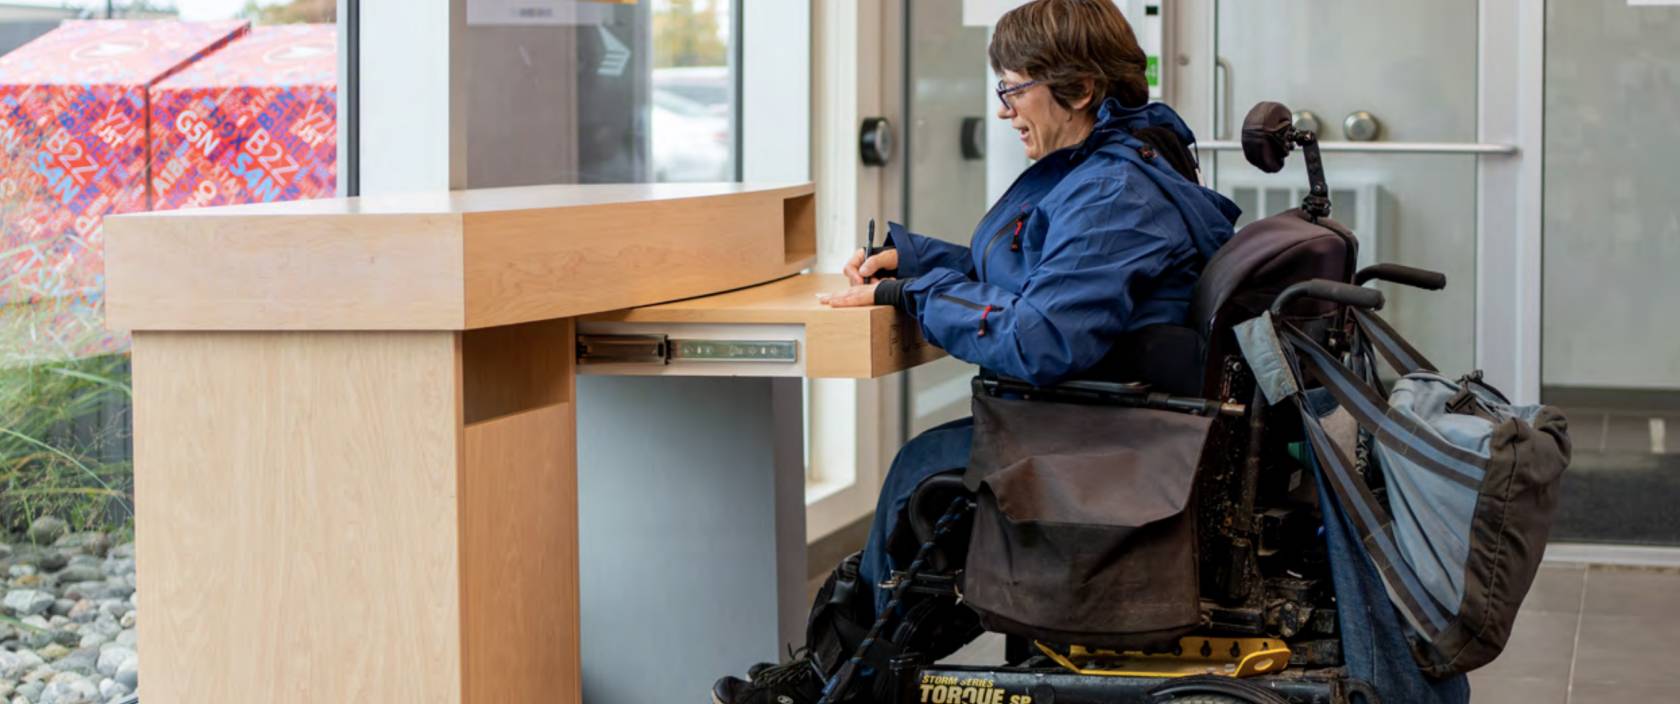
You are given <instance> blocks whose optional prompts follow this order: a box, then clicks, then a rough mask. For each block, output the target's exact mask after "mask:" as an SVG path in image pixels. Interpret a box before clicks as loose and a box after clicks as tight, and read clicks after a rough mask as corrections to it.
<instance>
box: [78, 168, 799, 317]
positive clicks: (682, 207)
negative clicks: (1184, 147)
mask: <svg viewBox="0 0 1680 704" xmlns="http://www.w3.org/2000/svg"><path fill="white" fill-rule="evenodd" d="M103 234H104V237H105V240H106V245H105V247H106V282H107V293H106V305H107V308H106V311H107V314H106V318H107V326H108V327H110V328H112V329H117V330H470V329H477V328H486V327H495V326H500V325H511V324H517V323H525V322H532V321H538V320H549V319H555V318H567V317H573V316H578V315H585V314H589V313H596V312H601V311H608V310H614V309H620V308H629V307H634V306H641V305H647V304H651V303H658V302H661V301H672V300H678V299H683V298H689V297H693V296H703V295H707V294H710V293H714V292H717V291H727V290H731V289H736V288H740V287H742V286H750V285H753V284H758V283H762V282H765V281H770V280H774V279H776V278H779V277H784V276H788V275H790V274H793V273H796V272H798V271H800V270H802V269H804V268H805V267H807V266H809V265H810V263H811V262H812V260H813V259H814V258H815V254H816V204H815V196H814V194H813V189H812V187H811V185H810V184H793V185H789V184H770V185H764V184H740V183H717V184H602V185H561V186H532V187H525V188H500V189H484V190H473V191H455V192H448V193H430V194H425V193H422V194H402V195H389V196H376V197H364V198H337V199H323V200H315V201H293V202H288V203H273V204H265V205H242V206H230V207H221V208H205V209H199V210H183V211H170V212H155V213H139V214H132V215H121V216H113V217H110V218H107V219H106V220H105V225H104V230H103Z"/></svg>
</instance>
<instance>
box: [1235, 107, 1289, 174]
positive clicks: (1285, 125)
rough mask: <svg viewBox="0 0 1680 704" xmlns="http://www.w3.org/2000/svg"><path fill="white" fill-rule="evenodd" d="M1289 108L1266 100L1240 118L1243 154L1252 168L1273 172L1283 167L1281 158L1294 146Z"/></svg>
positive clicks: (1286, 155) (1287, 154)
mask: <svg viewBox="0 0 1680 704" xmlns="http://www.w3.org/2000/svg"><path fill="white" fill-rule="evenodd" d="M1292 120H1293V118H1292V116H1291V114H1290V112H1289V108H1287V107H1285V106H1284V105H1283V104H1282V103H1274V102H1271V101H1266V102H1263V103H1259V104H1257V105H1255V106H1254V108H1253V109H1251V110H1249V111H1248V117H1246V118H1244V119H1243V128H1242V148H1243V157H1244V158H1246V159H1248V163H1250V164H1253V165H1254V167H1255V168H1257V169H1260V170H1261V171H1264V172H1266V173H1268V174H1275V173H1277V172H1278V171H1279V170H1281V169H1282V168H1283V160H1284V158H1285V157H1288V156H1289V152H1290V150H1292V149H1294V147H1295V145H1294V144H1293V140H1292V139H1291V137H1292V136H1293V135H1292V134H1291V133H1292V132H1293V131H1294V128H1293V126H1292V124H1291V123H1292Z"/></svg>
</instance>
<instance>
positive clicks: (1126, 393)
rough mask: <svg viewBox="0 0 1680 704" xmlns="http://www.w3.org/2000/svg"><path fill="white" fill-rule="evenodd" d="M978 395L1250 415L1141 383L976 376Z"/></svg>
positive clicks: (1233, 407) (1237, 407) (1239, 406)
mask: <svg viewBox="0 0 1680 704" xmlns="http://www.w3.org/2000/svg"><path fill="white" fill-rule="evenodd" d="M974 393H975V394H976V395H978V394H986V395H988V396H993V397H1001V396H1010V397H1014V398H1020V399H1023V400H1027V401H1051V402H1058V403H1086V404H1094V405H1101V406H1129V407H1134V408H1154V409H1157V410H1163V411H1178V412H1180V413H1192V414H1195V415H1203V416H1211V415H1219V414H1224V415H1231V416H1240V415H1242V414H1243V413H1245V412H1247V407H1246V406H1244V405H1243V404H1241V403H1228V402H1222V401H1213V400H1209V399H1205V398H1196V397H1192V396H1173V395H1171V394H1166V393H1162V392H1159V391H1153V390H1151V388H1150V387H1149V385H1148V384H1142V383H1137V382H1129V383H1128V382H1114V381H1089V380H1078V381H1064V382H1062V383H1060V384H1056V385H1054V386H1033V385H1032V384H1029V383H1027V382H1025V381H1021V380H1019V379H1010V378H1008V377H1002V376H990V375H986V374H981V375H979V376H976V377H974Z"/></svg>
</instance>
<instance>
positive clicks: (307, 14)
mask: <svg viewBox="0 0 1680 704" xmlns="http://www.w3.org/2000/svg"><path fill="white" fill-rule="evenodd" d="M239 16H241V17H244V18H246V19H249V20H251V21H252V22H255V23H257V24H296V23H299V22H311V23H325V24H332V23H334V22H336V21H338V0H291V1H290V2H284V3H278V4H274V5H259V4H257V0H245V8H244V9H242V10H240V11H239Z"/></svg>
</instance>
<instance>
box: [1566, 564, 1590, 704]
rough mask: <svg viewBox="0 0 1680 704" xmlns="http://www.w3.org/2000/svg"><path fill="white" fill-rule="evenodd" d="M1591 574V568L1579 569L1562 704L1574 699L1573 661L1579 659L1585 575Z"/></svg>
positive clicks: (1584, 618) (1585, 585)
mask: <svg viewBox="0 0 1680 704" xmlns="http://www.w3.org/2000/svg"><path fill="white" fill-rule="evenodd" d="M1591 574H1592V570H1591V569H1583V570H1581V598H1580V601H1579V602H1577V603H1576V604H1575V640H1574V642H1572V643H1570V644H1569V678H1568V679H1567V680H1565V681H1564V688H1563V704H1574V700H1575V663H1576V662H1577V661H1579V660H1580V659H1581V624H1582V623H1583V622H1584V621H1585V620H1586V617H1587V588H1588V586H1589V581H1588V579H1587V577H1588V575H1591Z"/></svg>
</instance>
